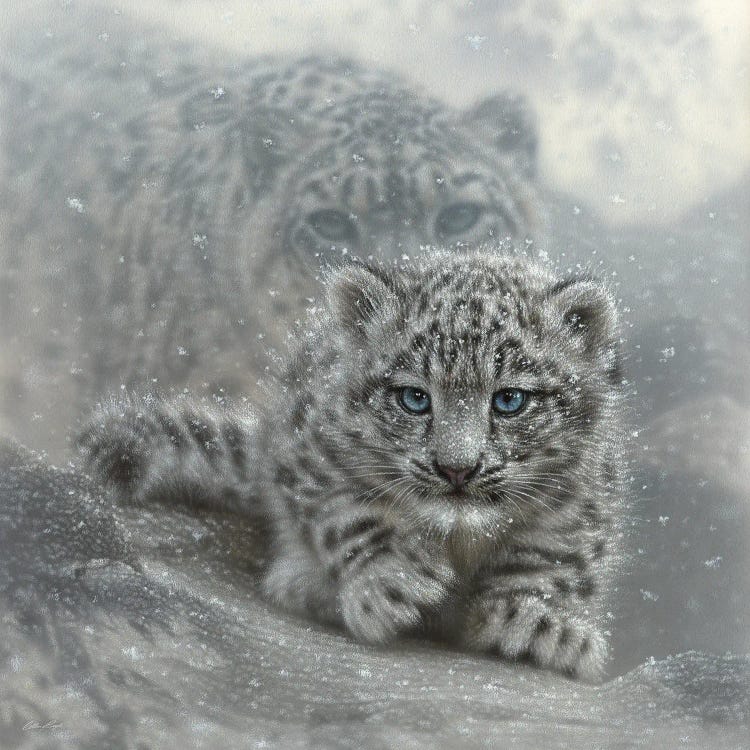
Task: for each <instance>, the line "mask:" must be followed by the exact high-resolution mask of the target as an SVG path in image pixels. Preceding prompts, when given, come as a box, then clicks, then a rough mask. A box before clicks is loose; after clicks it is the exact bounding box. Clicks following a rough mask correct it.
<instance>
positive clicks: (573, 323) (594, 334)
mask: <svg viewBox="0 0 750 750" xmlns="http://www.w3.org/2000/svg"><path fill="white" fill-rule="evenodd" d="M547 304H548V306H549V308H550V310H551V312H552V315H553V318H554V324H555V325H557V326H559V328H560V329H561V330H562V331H564V332H565V333H566V334H567V335H568V336H570V337H571V338H572V340H573V341H574V342H575V343H576V344H577V346H579V347H580V349H581V350H582V351H583V352H584V353H585V354H586V355H587V356H589V357H591V358H592V359H594V360H596V361H597V362H601V363H602V364H604V366H605V367H606V368H607V369H608V370H609V369H611V370H612V373H613V376H617V374H618V373H619V366H620V361H619V360H620V356H619V349H620V325H619V319H618V314H617V307H616V305H615V300H614V298H613V297H612V295H611V294H610V292H609V290H607V289H606V287H604V286H603V285H601V284H599V283H597V282H596V281H593V280H591V279H568V280H566V281H561V282H558V283H557V284H555V285H554V286H553V287H552V288H551V289H550V290H549V291H548V292H547ZM615 370H617V371H618V373H615Z"/></svg>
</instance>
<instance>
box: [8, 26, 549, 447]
mask: <svg viewBox="0 0 750 750" xmlns="http://www.w3.org/2000/svg"><path fill="white" fill-rule="evenodd" d="M125 28H127V27H123V29H121V30H120V33H118V34H117V35H116V36H113V37H111V38H109V39H108V40H107V43H106V44H104V43H102V44H99V45H96V46H94V47H92V46H91V45H85V44H81V43H80V40H77V39H75V38H71V39H66V38H63V37H61V36H60V35H55V36H53V37H52V38H50V39H44V40H41V42H40V39H37V38H34V39H33V40H32V41H31V42H29V45H28V46H29V49H30V50H33V68H34V70H35V72H34V74H33V75H31V74H29V73H27V70H28V69H30V68H31V67H32V66H31V64H30V62H31V58H32V53H31V52H29V53H28V54H25V53H24V52H23V48H24V43H23V41H19V42H18V44H17V50H16V51H15V55H14V56H11V57H10V60H9V62H8V63H6V65H5V66H4V68H3V70H2V90H3V96H4V112H6V113H7V120H8V127H7V128H5V130H4V133H3V138H2V140H3V142H2V152H3V164H2V175H3V178H2V182H1V183H0V184H1V187H0V191H1V193H2V196H1V197H2V200H1V201H0V203H1V204H2V206H3V209H2V218H0V221H1V222H2V226H1V229H2V236H3V242H2V245H1V248H2V249H1V251H0V252H2V269H3V273H2V284H3V289H2V292H3V293H2V295H1V297H0V299H1V300H2V301H1V302H0V304H1V305H2V309H1V310H0V317H2V320H3V321H4V324H3V325H4V326H5V330H4V331H3V333H2V339H3V346H4V348H5V349H6V356H5V357H4V358H3V363H2V369H1V370H0V378H1V382H0V388H1V389H2V396H3V397H2V404H3V409H4V412H5V413H4V414H3V415H2V417H1V418H2V420H3V421H5V422H6V425H5V431H9V432H12V433H13V434H15V435H17V436H18V437H19V438H21V439H23V440H27V441H29V442H30V443H31V444H33V445H35V446H38V447H46V448H48V449H52V450H53V454H54V449H55V448H56V447H59V446H61V445H62V444H63V442H64V437H65V433H66V431H67V429H68V428H69V426H70V425H71V424H72V423H73V422H74V421H75V419H76V417H77V416H78V415H79V414H81V413H83V412H85V411H86V409H87V408H88V406H89V405H90V404H91V403H92V402H93V401H94V400H95V398H96V397H97V396H99V395H101V394H104V393H106V392H110V391H113V390H118V389H120V388H127V389H130V388H143V387H146V388H148V389H151V390H152V389H154V388H158V389H162V390H169V389H182V388H184V387H187V388H190V389H191V390H193V392H196V393H199V394H217V395H230V396H231V395H234V394H239V393H252V391H253V388H254V384H255V383H256V381H257V379H258V377H259V376H260V375H261V374H262V372H263V369H264V366H265V365H266V362H267V359H266V357H267V352H268V351H269V350H271V351H273V350H275V349H277V348H279V346H280V345H281V344H282V343H283V341H284V339H285V337H286V335H287V332H288V330H289V328H290V326H291V325H293V324H294V321H295V319H296V318H297V317H298V316H299V315H300V313H301V312H302V311H303V310H304V308H305V307H306V306H307V305H308V304H309V302H310V300H311V299H313V298H314V297H315V296H316V294H317V293H318V285H317V281H316V277H317V276H318V274H319V271H320V269H321V268H322V267H323V266H325V265H326V264H331V263H334V264H335V263H338V262H339V261H340V260H341V258H342V257H343V256H346V255H355V256H361V257H367V256H369V255H378V256H382V257H385V258H389V257H390V258H394V257H395V258H398V257H401V256H402V255H404V254H409V253H412V252H414V251H416V250H418V249H419V248H420V247H423V246H425V245H440V246H444V247H445V246H448V247H453V248H455V249H457V250H459V251H460V250H461V248H466V247H471V246H475V245H478V244H482V243H488V242H492V243H498V242H502V241H505V240H508V239H509V240H511V241H512V242H514V243H515V244H516V245H521V246H524V245H525V244H526V243H527V241H530V240H532V239H533V238H538V237H540V236H541V235H542V232H543V225H544V220H543V216H542V212H541V211H540V209H539V202H538V200H537V198H536V195H535V189H534V185H533V182H534V180H533V176H534V164H535V149H536V135H535V128H534V125H533V123H532V121H531V117H530V114H529V112H528V111H527V109H526V107H525V105H524V103H523V101H522V100H520V99H518V98H515V97H513V96H510V95H498V96H496V97H492V98H489V99H487V100H485V101H483V102H481V103H479V104H478V105H476V106H475V107H474V108H472V109H470V110H468V111H454V110H453V109H450V108H448V107H446V106H445V105H443V104H441V103H439V102H437V101H435V100H432V99H429V98H427V97H425V96H422V95H420V94H418V93H415V92H414V91H413V90H412V89H410V88H408V87H406V86H405V85H404V84H403V83H401V82H400V81H398V80H397V79H396V78H394V76H392V75H390V74H386V73H381V72H378V71H371V70H364V69H362V68H360V67H357V66H356V65H354V64H353V63H350V62H346V61H339V60H334V59H327V58H315V59H313V58H308V59H301V60H296V61H291V62H290V61H283V62H282V61H279V60H273V59H262V60H251V61H242V62H240V63H237V64H234V63H232V62H227V61H226V60H224V59H222V60H221V61H220V62H216V61H214V60H197V59H196V51H195V49H194V48H191V47H180V46H179V45H178V44H176V43H174V42H170V43H169V44H168V45H166V44H164V43H163V39H161V38H158V37H157V36H156V35H155V34H148V33H147V34H145V35H144V34H143V33H142V32H138V33H137V32H135V31H130V32H126V31H125V30H124V29H125ZM74 36H75V35H74V34H72V37H74ZM40 43H41V44H42V47H43V49H42V50H41V52H40V51H39V46H40Z"/></svg>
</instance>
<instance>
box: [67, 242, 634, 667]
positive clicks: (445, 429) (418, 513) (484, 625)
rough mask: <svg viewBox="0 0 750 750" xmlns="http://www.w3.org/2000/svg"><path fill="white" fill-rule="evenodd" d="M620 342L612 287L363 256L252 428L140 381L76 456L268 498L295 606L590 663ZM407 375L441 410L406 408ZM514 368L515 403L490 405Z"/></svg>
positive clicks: (162, 479)
mask: <svg viewBox="0 0 750 750" xmlns="http://www.w3.org/2000/svg"><path fill="white" fill-rule="evenodd" d="M618 341H619V338H618V327H617V315H616V310H615V306H614V304H613V301H612V299H611V297H610V295H609V294H608V292H607V291H606V289H604V288H603V287H602V286H600V285H599V284H598V283H596V282H594V281H592V280H588V279H585V278H576V279H569V280H565V281H561V280H559V279H557V278H556V277H555V276H554V275H553V274H552V273H551V272H550V271H549V270H547V269H546V268H545V267H543V266H541V265H538V264H537V263H535V262H533V261H531V260H529V259H528V258H525V257H522V256H514V255H506V254H501V253H490V252H471V253H468V254H465V255H458V254H445V253H438V252H434V253H428V254H426V255H424V256H423V257H421V258H419V259H418V260H415V261H413V262H402V263H401V264H399V265H398V266H393V265H358V264H353V265H350V266H347V267H345V268H343V269H341V270H339V271H338V272H335V273H333V274H332V275H331V276H330V278H329V279H328V282H327V304H326V305H325V306H324V307H323V308H322V309H318V310H316V311H315V312H314V314H312V315H311V317H310V319H309V321H308V325H307V326H303V327H302V328H301V329H300V330H299V331H298V334H297V337H296V339H295V342H294V344H293V346H292V350H291V352H290V355H289V357H288V360H287V363H286V366H285V367H284V369H283V372H282V374H281V376H280V378H279V380H278V382H277V384H276V386H275V387H274V389H273V393H272V395H271V396H270V398H269V400H268V402H267V407H266V412H265V414H264V416H262V418H261V420H260V426H259V427H258V429H257V432H255V433H254V434H255V437H251V434H252V433H251V432H250V431H249V428H248V427H247V426H246V422H245V421H244V420H243V419H242V418H241V417H239V416H238V415H236V414H234V413H222V412H220V411H219V410H217V409H211V408H209V407H198V406H196V405H195V404H192V403H190V402H187V401H186V402H183V403H182V404H180V403H177V404H173V403H169V402H162V401H158V400H156V401H153V402H151V403H149V402H147V401H139V402H137V403H121V404H117V405H114V406H109V407H106V408H104V409H103V411H102V412H101V413H100V414H99V415H98V416H97V417H95V419H94V420H93V422H92V424H91V425H90V427H89V428H88V430H87V431H86V432H85V433H84V434H83V436H82V438H81V445H82V449H83V455H84V457H85V459H86V461H87V465H88V467H89V469H90V470H91V471H93V472H94V473H95V474H96V475H97V476H99V477H100V478H102V479H103V480H105V481H107V482H109V483H110V484H112V485H114V486H116V487H117V488H119V490H120V492H122V493H124V494H126V495H127V496H130V497H136V498H141V499H147V498H161V499H172V500H177V501H178V502H180V501H182V499H181V498H180V496H179V491H176V490H175V488H176V487H180V486H181V484H180V483H185V484H186V485H187V487H188V488H189V491H187V492H186V495H187V497H188V499H190V500H194V499H195V498H196V497H197V498H198V499H199V501H200V502H202V503H204V504H207V505H209V506H211V505H213V506H214V507H215V506H218V505H222V504H226V500H225V498H227V497H228V498H229V502H230V503H231V504H232V505H233V506H234V507H235V508H240V509H243V508H244V509H245V510H246V511H250V510H251V509H252V508H253V507H255V508H257V507H259V506H260V507H261V508H262V509H263V512H264V513H265V514H267V515H268V516H269V517H270V518H271V519H272V522H273V523H272V526H273V529H274V537H273V545H272V546H273V559H272V561H271V564H270V566H269V570H268V572H267V575H266V577H265V582H264V589H265V592H266V594H267V595H268V596H269V597H270V598H271V599H272V600H273V601H274V602H276V603H278V604H279V605H281V606H282V607H284V608H287V609H290V610H292V611H296V612H299V613H305V614H308V615H310V616H312V617H315V618H316V619H319V620H321V621H324V622H330V623H334V624H337V625H341V626H343V627H344V628H346V630H347V631H348V632H349V633H350V634H351V635H352V636H354V637H355V638H357V639H359V640H362V641H366V642H370V643H386V642H389V641H391V640H392V639H394V638H396V637H398V636H400V635H403V634H416V633H422V634H429V635H432V636H435V637H439V638H444V639H447V640H449V641H451V642H457V643H460V644H462V645H463V646H465V647H466V648H469V649H476V650H480V651H484V652H489V653H494V654H498V655H500V656H503V657H506V658H510V659H526V660H530V661H531V662H533V663H534V664H537V665H540V666H542V667H549V668H553V669H556V670H560V671H562V672H565V673H567V674H570V675H575V676H580V677H583V678H587V679H593V678H596V677H597V676H598V675H600V674H601V672H602V670H603V667H604V664H605V659H606V639H605V636H604V632H603V629H602V620H601V605H602V600H603V597H604V595H605V593H606V589H607V586H608V583H609V579H610V572H611V571H610V562H611V560H612V559H613V556H612V553H613V547H614V545H615V543H616V539H617V532H616V520H617V509H618V508H619V507H620V486H619V481H620V480H619V477H620V473H621V469H620V463H621V458H620V456H621V443H620V428H619V411H620V407H619V399H620V385H619V384H620V382H621V375H620V373H619V362H618V359H619V357H618ZM405 387H417V388H419V389H421V390H422V391H423V392H424V393H428V394H429V395H430V398H431V406H430V409H429V410H428V411H426V412H425V413H420V414H416V413H413V412H410V411H408V410H407V409H406V408H405V406H404V405H403V402H402V399H403V395H402V394H403V389H404V388H405ZM510 388H513V389H522V390H523V392H524V393H525V394H527V396H526V401H525V404H524V407H523V408H522V409H521V410H520V411H518V413H515V414H513V415H504V414H501V413H499V412H497V411H496V410H493V407H492V403H493V394H496V393H498V392H503V389H510ZM245 435H247V436H248V438H247V440H248V442H247V443H244V442H243V436H245ZM446 467H454V468H446ZM455 467H471V469H472V471H470V472H469V471H463V473H462V474H461V477H460V478H457V476H458V474H457V472H459V470H458V469H456V468H455ZM459 473H461V472H459Z"/></svg>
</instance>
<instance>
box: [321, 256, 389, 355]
mask: <svg viewBox="0 0 750 750" xmlns="http://www.w3.org/2000/svg"><path fill="white" fill-rule="evenodd" d="M328 305H329V308H330V310H331V313H332V315H333V318H334V320H335V321H337V322H338V323H340V324H341V325H342V326H343V328H344V329H345V330H346V331H347V332H348V333H350V334H352V335H353V336H354V338H355V339H356V340H359V341H363V340H364V339H366V338H367V334H368V332H369V331H370V330H371V329H372V327H373V326H374V325H377V324H378V323H381V324H382V323H383V322H384V321H385V320H387V319H388V318H390V317H392V316H395V313H396V311H397V310H398V305H399V298H398V294H397V290H396V284H395V281H394V279H393V277H392V276H391V274H389V273H388V272H387V270H384V269H380V268H376V267H374V266H367V265H361V264H354V263H352V264H351V265H347V266H343V267H342V268H339V269H338V270H336V271H334V272H333V273H332V274H331V276H330V277H329V279H328Z"/></svg>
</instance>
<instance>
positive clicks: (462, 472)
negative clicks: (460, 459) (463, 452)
mask: <svg viewBox="0 0 750 750" xmlns="http://www.w3.org/2000/svg"><path fill="white" fill-rule="evenodd" d="M435 468H436V469H437V472H438V474H440V475H441V476H444V477H445V478H446V479H447V480H448V481H449V482H450V483H451V484H452V485H453V486H454V487H455V488H456V489H460V488H461V487H463V486H464V485H465V484H466V483H467V482H468V481H469V480H470V479H472V478H473V477H475V476H476V475H477V473H478V472H479V464H475V465H474V466H461V467H456V466H442V465H441V464H438V463H436V464H435Z"/></svg>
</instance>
